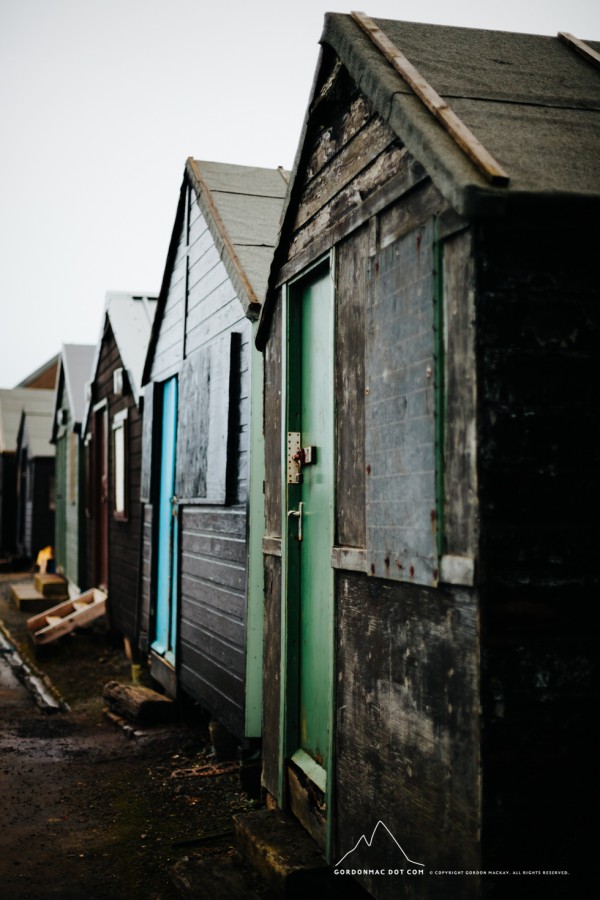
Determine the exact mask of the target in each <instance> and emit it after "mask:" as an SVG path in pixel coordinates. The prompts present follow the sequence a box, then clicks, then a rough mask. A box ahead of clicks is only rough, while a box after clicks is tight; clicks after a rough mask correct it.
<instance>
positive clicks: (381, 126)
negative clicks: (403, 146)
mask: <svg viewBox="0 0 600 900" xmlns="http://www.w3.org/2000/svg"><path fill="white" fill-rule="evenodd" d="M394 141H395V136H394V135H393V134H392V132H391V131H390V129H389V127H388V126H387V125H386V124H385V122H383V120H382V119H380V118H378V117H375V118H373V119H372V120H371V121H370V122H369V124H368V125H366V126H365V127H364V128H362V129H361V130H360V131H359V132H358V133H357V134H355V135H353V136H352V138H351V139H350V141H349V142H348V143H347V144H346V146H345V147H343V148H342V149H341V150H340V151H339V153H338V154H337V155H336V156H334V157H333V158H332V159H331V160H330V161H329V162H328V163H327V164H326V165H325V166H324V167H323V169H321V171H320V172H319V173H318V174H317V175H316V176H315V177H314V178H313V180H312V181H311V182H310V184H309V185H308V187H307V189H306V191H305V192H304V197H303V198H302V205H301V206H300V209H299V210H298V215H297V217H296V222H295V225H294V227H295V229H296V230H299V229H300V227H301V226H302V225H303V224H304V223H305V222H307V221H308V220H309V219H310V218H312V216H314V215H315V214H316V213H317V212H318V211H319V210H320V209H322V208H323V207H324V206H325V205H326V204H327V203H329V202H330V201H331V200H332V199H333V197H334V196H335V195H336V194H337V193H338V192H339V191H340V190H341V189H342V188H344V187H346V186H347V185H349V184H350V183H351V182H352V181H353V180H354V179H355V178H356V177H357V176H358V175H359V174H360V173H361V172H362V171H363V170H364V169H367V168H368V167H369V166H370V164H371V161H372V160H373V159H374V157H376V156H379V155H380V154H382V153H383V152H384V150H386V149H387V148H388V147H389V146H390V144H392V143H394ZM404 152H406V151H404Z"/></svg>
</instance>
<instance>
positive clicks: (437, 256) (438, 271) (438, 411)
mask: <svg viewBox="0 0 600 900" xmlns="http://www.w3.org/2000/svg"><path fill="white" fill-rule="evenodd" d="M433 328H434V341H435V344H434V348H435V349H434V360H435V362H434V365H435V373H434V375H435V508H436V520H437V523H436V524H437V528H436V541H437V553H438V569H439V562H440V560H441V558H442V556H443V555H444V488H445V485H444V442H445V420H446V403H445V392H446V386H445V378H444V368H445V359H444V357H445V353H444V246H443V244H442V242H441V241H440V237H439V226H438V220H437V218H435V219H434V221H433Z"/></svg>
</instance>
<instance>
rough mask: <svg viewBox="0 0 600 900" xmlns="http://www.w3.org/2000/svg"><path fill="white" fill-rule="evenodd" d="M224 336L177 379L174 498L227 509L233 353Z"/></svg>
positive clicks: (230, 337) (187, 362) (230, 338)
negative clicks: (212, 504) (199, 501)
mask: <svg viewBox="0 0 600 900" xmlns="http://www.w3.org/2000/svg"><path fill="white" fill-rule="evenodd" d="M233 339H234V336H233V335H232V334H226V335H223V336H221V337H219V338H217V339H216V340H215V341H213V342H212V343H211V344H209V345H207V346H205V347H201V348H200V349H199V350H197V351H196V352H195V353H194V354H192V356H190V357H188V359H186V360H185V361H184V363H183V365H182V367H181V373H180V376H179V401H178V407H179V411H178V422H177V471H176V493H177V496H178V497H179V499H180V500H202V501H203V502H205V503H225V501H226V497H227V443H228V433H229V406H230V372H231V348H232V341H233Z"/></svg>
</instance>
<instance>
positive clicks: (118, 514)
mask: <svg viewBox="0 0 600 900" xmlns="http://www.w3.org/2000/svg"><path fill="white" fill-rule="evenodd" d="M127 462H128V460H127V410H123V412H120V413H117V415H116V416H115V417H114V419H113V485H114V497H113V515H114V517H115V519H126V518H127Z"/></svg>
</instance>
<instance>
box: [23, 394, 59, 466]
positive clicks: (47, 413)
mask: <svg viewBox="0 0 600 900" xmlns="http://www.w3.org/2000/svg"><path fill="white" fill-rule="evenodd" d="M29 393H31V390H30V391H29ZM36 393H38V394H40V395H41V396H40V397H39V398H38V401H37V402H36V405H35V408H31V407H29V408H25V409H22V411H21V414H20V417H19V429H18V434H17V450H18V449H20V447H21V446H22V445H23V443H24V442H25V439H24V436H26V438H27V440H26V443H27V448H28V454H27V455H28V458H29V459H37V458H38V457H40V456H54V455H55V450H54V447H53V445H52V444H51V443H50V437H51V434H52V417H53V411H54V391H48V390H42V389H40V390H37V391H36ZM42 395H43V396H42Z"/></svg>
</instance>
